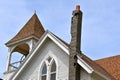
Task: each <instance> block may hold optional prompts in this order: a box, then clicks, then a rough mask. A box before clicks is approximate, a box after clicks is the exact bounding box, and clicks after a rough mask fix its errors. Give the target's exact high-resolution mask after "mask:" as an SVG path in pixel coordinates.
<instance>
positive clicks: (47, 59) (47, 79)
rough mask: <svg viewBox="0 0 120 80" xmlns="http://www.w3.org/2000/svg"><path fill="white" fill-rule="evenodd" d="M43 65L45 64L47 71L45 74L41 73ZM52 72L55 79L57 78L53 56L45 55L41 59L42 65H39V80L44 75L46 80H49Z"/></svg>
mask: <svg viewBox="0 0 120 80" xmlns="http://www.w3.org/2000/svg"><path fill="white" fill-rule="evenodd" d="M49 58H51V60H50V61H49ZM53 63H55V71H54V72H52V71H51V69H52V65H53ZM44 65H46V67H47V73H46V74H42V70H43V67H44ZM52 74H55V80H57V78H56V74H57V64H56V61H55V59H54V58H52V57H50V56H49V57H47V58H46V59H45V60H44V61H43V63H42V66H41V67H40V77H39V80H42V76H44V75H45V76H46V80H51V75H52Z"/></svg>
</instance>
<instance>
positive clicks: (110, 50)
mask: <svg viewBox="0 0 120 80" xmlns="http://www.w3.org/2000/svg"><path fill="white" fill-rule="evenodd" d="M119 3H120V1H119V0H51V1H50V0H12V1H11V0H0V55H1V58H0V77H2V76H3V72H4V71H5V66H6V60H7V54H8V48H7V47H6V46H5V43H6V42H7V41H9V40H10V39H11V38H13V37H14V36H15V35H16V34H17V32H18V31H19V30H20V29H21V28H22V27H23V26H24V25H25V23H26V22H27V21H28V20H29V19H30V18H31V16H32V15H33V14H34V12H35V11H36V14H37V15H38V17H39V19H40V21H41V23H42V25H43V26H44V28H45V29H46V30H49V31H51V32H52V33H54V34H55V35H57V36H58V37H60V38H61V39H63V40H64V41H66V42H68V43H69V42H70V39H71V35H70V27H71V17H72V11H73V10H75V6H76V5H80V6H81V11H82V12H83V20H82V42H81V43H82V44H81V47H82V49H81V50H82V52H83V53H84V54H85V55H87V56H88V57H90V58H91V59H93V60H96V59H100V58H105V57H110V56H116V55H119V54H120V36H119V34H120V4H119Z"/></svg>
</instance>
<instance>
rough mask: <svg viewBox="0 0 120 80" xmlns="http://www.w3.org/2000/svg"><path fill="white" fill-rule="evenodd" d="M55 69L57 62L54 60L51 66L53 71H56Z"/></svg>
mask: <svg viewBox="0 0 120 80" xmlns="http://www.w3.org/2000/svg"><path fill="white" fill-rule="evenodd" d="M55 71H56V64H55V61H53V63H52V66H51V72H55Z"/></svg>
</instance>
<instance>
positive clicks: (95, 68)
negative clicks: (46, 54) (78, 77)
mask: <svg viewBox="0 0 120 80" xmlns="http://www.w3.org/2000/svg"><path fill="white" fill-rule="evenodd" d="M47 38H50V39H51V40H52V41H53V42H54V43H55V44H56V45H58V46H59V47H60V48H61V49H62V50H63V51H65V53H67V54H68V55H69V44H67V43H66V42H65V41H63V40H61V39H60V38H58V37H57V36H55V35H54V34H53V33H51V32H50V31H48V30H47V31H46V32H45V33H44V34H43V35H42V37H41V38H40V40H39V41H38V43H37V44H36V46H35V47H34V49H33V50H32V51H31V53H30V54H29V55H28V56H27V58H26V59H25V61H24V63H23V64H22V65H21V66H20V68H19V69H18V71H17V72H16V73H15V74H14V75H13V76H12V78H11V79H12V80H15V78H16V77H17V76H18V75H19V73H20V72H21V71H22V70H23V69H24V67H26V65H27V64H28V63H29V61H30V60H31V59H32V57H33V56H34V55H35V53H36V52H37V50H38V48H39V47H40V46H42V44H43V43H44V41H45V40H46V39H47ZM79 59H80V62H81V63H82V64H80V65H81V66H82V65H83V66H82V68H83V69H85V70H88V73H92V72H95V73H97V74H99V75H102V77H104V78H108V79H111V80H115V79H114V78H113V77H112V76H111V75H110V74H109V73H108V72H107V71H106V70H105V69H103V68H102V67H101V66H100V65H99V64H97V63H95V62H94V61H93V60H91V59H90V58H88V57H87V56H85V55H83V54H82V55H81V56H79ZM86 67H88V69H86ZM89 71H91V72H89Z"/></svg>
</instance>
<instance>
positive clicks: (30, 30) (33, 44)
mask: <svg viewBox="0 0 120 80" xmlns="http://www.w3.org/2000/svg"><path fill="white" fill-rule="evenodd" d="M82 14H83V13H82V11H81V10H80V6H79V5H77V6H76V9H75V10H74V11H73V12H72V15H73V16H72V18H71V41H70V43H67V42H65V41H64V40H62V39H60V38H59V37H58V36H56V35H55V34H53V33H52V32H50V31H49V30H45V29H44V27H43V26H42V24H41V22H40V20H39V19H38V16H37V14H36V13H34V14H33V16H32V17H31V18H30V19H29V21H28V22H27V23H26V24H25V25H24V26H23V28H22V29H21V30H20V31H19V32H18V33H17V34H16V35H15V36H14V37H13V38H12V39H10V40H9V41H8V42H7V43H6V44H5V45H6V46H7V47H8V57H7V64H6V71H5V72H4V76H3V80H120V77H118V76H117V75H114V74H116V73H113V71H114V70H113V71H111V70H110V71H111V72H110V71H109V69H110V67H111V66H110V65H107V64H106V63H108V62H107V60H108V58H106V59H100V60H96V61H94V60H92V59H90V58H89V57H88V56H86V55H84V54H83V53H82V50H81V29H82ZM16 53H19V54H21V55H22V56H21V59H20V60H18V61H16V62H12V56H13V54H16ZM117 57H118V56H117ZM111 58H112V57H111ZM111 58H109V60H108V61H111ZM115 58H116V57H115ZM119 59H120V58H119ZM105 64H106V65H105ZM113 64H114V63H113ZM106 66H109V68H108V69H107V67H106ZM111 68H112V67H111ZM113 68H115V67H113ZM116 68H117V67H116ZM119 72H120V71H119ZM119 75H120V74H119Z"/></svg>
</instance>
